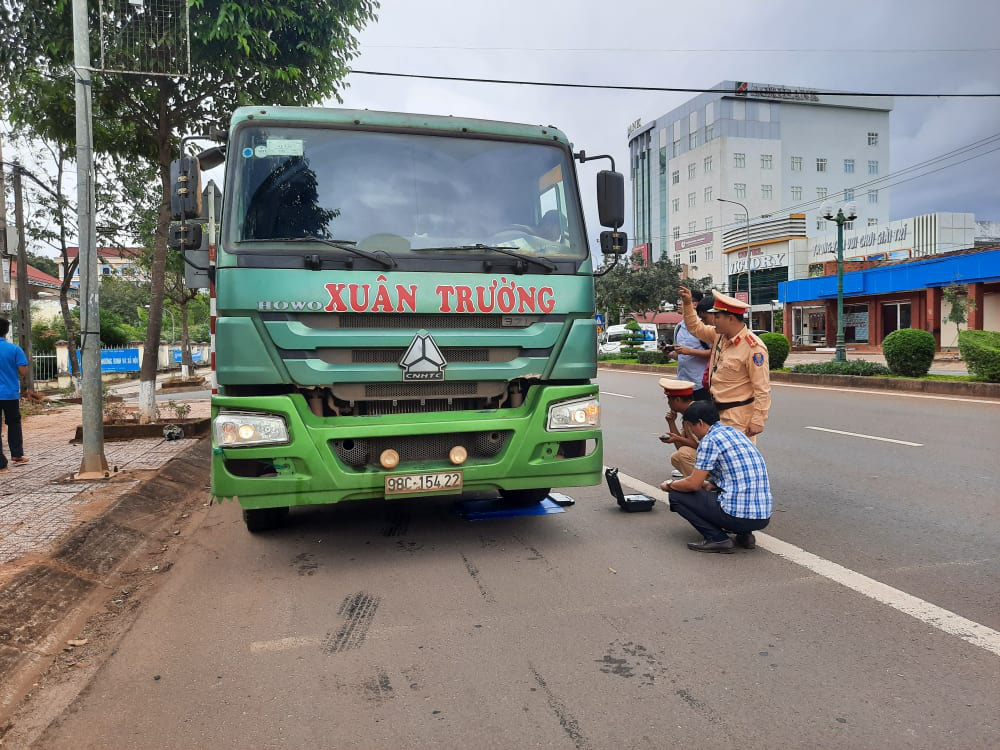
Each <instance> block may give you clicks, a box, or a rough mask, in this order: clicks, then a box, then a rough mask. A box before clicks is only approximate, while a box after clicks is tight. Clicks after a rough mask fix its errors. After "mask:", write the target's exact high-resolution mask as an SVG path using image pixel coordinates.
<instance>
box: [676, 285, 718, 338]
mask: <svg viewBox="0 0 1000 750" xmlns="http://www.w3.org/2000/svg"><path fill="white" fill-rule="evenodd" d="M680 295H681V300H682V301H683V302H684V325H686V326H687V329H688V331H690V333H691V335H692V336H695V337H696V338H698V339H699V340H701V341H704V342H705V343H706V344H708V345H709V346H714V345H715V340H716V338H718V333H717V332H716V330H715V326H707V325H705V324H704V323H702V322H701V318H699V317H698V313H696V312H695V309H694V302H692V300H691V290H690V289H688V288H687V287H683V286H682V287H681V288H680Z"/></svg>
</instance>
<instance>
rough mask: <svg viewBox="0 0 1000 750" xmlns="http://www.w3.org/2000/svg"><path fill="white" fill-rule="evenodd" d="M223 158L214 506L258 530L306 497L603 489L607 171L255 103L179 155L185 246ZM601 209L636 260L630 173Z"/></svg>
mask: <svg viewBox="0 0 1000 750" xmlns="http://www.w3.org/2000/svg"><path fill="white" fill-rule="evenodd" d="M223 152H224V153H225V162H226V172H225V197H224V202H223V204H222V219H221V222H220V232H219V238H218V239H219V241H218V246H217V248H216V249H215V254H214V264H212V265H211V267H210V268H208V269H207V271H208V274H209V275H210V276H211V278H212V279H214V288H215V298H216V318H215V348H214V354H215V376H216V378H217V391H218V392H217V394H216V395H213V398H212V423H213V427H212V448H213V458H212V493H213V494H214V495H215V496H217V497H220V498H238V500H239V503H240V505H241V506H242V507H243V510H244V518H245V520H246V523H247V527H248V528H249V529H250V530H251V531H258V530H262V529H265V528H269V527H272V526H274V525H276V524H278V523H280V522H281V520H282V519H283V518H284V516H285V514H287V512H288V509H289V507H290V506H294V505H310V504H320V503H336V502H340V501H342V500H367V499H381V498H384V497H387V496H389V497H403V498H405V497H419V496H421V495H431V494H434V495H437V494H456V495H457V494H459V493H463V492H473V491H485V492H494V493H495V492H499V493H500V494H501V495H502V496H504V497H505V498H507V499H509V500H510V501H512V502H518V503H536V502H539V501H541V500H542V499H544V497H545V496H546V495H547V494H548V492H549V490H550V489H551V488H553V487H574V486H587V485H593V484H597V483H598V482H600V481H601V472H602V444H601V432H600V404H599V402H598V392H597V386H596V385H595V384H594V382H593V379H594V378H595V376H596V374H597V373H596V365H597V363H596V354H597V346H596V335H595V333H596V331H595V323H594V285H593V262H592V259H591V257H590V253H589V251H588V242H587V233H586V230H585V228H584V219H583V210H582V207H581V203H580V196H579V190H578V187H577V181H576V167H575V159H574V157H575V158H576V160H580V161H585V160H587V157H586V155H585V154H584V153H583V152H580V153H579V154H576V155H574V154H573V152H572V150H571V147H570V144H569V142H568V140H567V138H566V136H565V135H563V133H561V132H560V131H558V130H556V129H554V128H552V127H539V126H530V125H517V124H512V123H505V122H489V121H482V120H470V119H460V118H454V117H432V116H418V115H408V114H395V113H386V112H369V111H351V110H337V109H318V108H292V107H274V108H267V107H265V108H260V107H255V108H244V109H240V110H237V111H236V112H235V113H234V115H233V118H232V122H231V126H230V129H229V133H228V138H227V140H226V145H225V147H224V148H223V147H216V148H213V149H209V150H208V151H205V152H203V153H202V154H200V155H199V157H184V156H182V158H181V159H180V160H178V161H177V162H175V165H174V169H173V173H174V195H173V199H174V200H173V212H174V216H175V219H179V220H181V222H182V224H181V226H180V227H179V228H177V231H176V232H174V235H173V236H175V237H179V238H181V239H180V240H177V241H175V244H180V245H182V246H184V247H185V248H188V249H189V250H195V249H196V247H197V243H198V242H201V241H202V240H201V236H202V233H201V231H200V229H198V230H197V231H194V229H195V228H196V226H198V223H197V222H195V223H193V224H192V223H189V220H191V219H196V218H197V217H199V216H200V214H201V204H200V200H199V197H200V170H201V169H202V168H208V167H209V166H212V165H213V163H215V164H217V163H219V162H220V161H221V160H222V158H223V157H222V154H223ZM592 158H598V157H592ZM601 158H607V157H601ZM612 169H613V168H612ZM598 203H599V209H600V215H601V223H602V224H604V225H605V226H608V227H612V228H613V229H614V230H615V231H614V232H613V233H605V235H609V234H613V236H614V238H615V242H614V250H613V251H612V252H615V253H620V252H621V251H622V250H623V247H624V245H623V243H621V242H619V241H618V240H619V239H620V238H622V237H623V235H621V233H619V232H617V228H618V227H619V226H620V225H621V224H622V221H623V216H622V214H623V206H624V191H623V180H622V177H621V175H620V174H619V173H617V172H614V171H603V172H601V173H600V174H599V175H598ZM213 205H214V203H213ZM605 239H606V237H605V236H602V245H603V244H609V245H610V244H611V243H605V242H604V241H605ZM206 241H207V233H206ZM186 257H187V258H188V262H189V263H190V264H191V265H192V266H193V267H197V264H196V263H194V262H192V260H191V259H192V258H193V257H195V256H194V254H193V253H192V254H188V255H187V256H186ZM199 257H200V256H199ZM203 262H204V261H203Z"/></svg>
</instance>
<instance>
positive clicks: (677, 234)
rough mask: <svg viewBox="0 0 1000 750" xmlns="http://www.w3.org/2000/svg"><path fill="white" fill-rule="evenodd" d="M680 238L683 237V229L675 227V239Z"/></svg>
mask: <svg viewBox="0 0 1000 750" xmlns="http://www.w3.org/2000/svg"><path fill="white" fill-rule="evenodd" d="M680 236H681V228H680V227H674V239H675V240H676V239H677V238H678V237H680Z"/></svg>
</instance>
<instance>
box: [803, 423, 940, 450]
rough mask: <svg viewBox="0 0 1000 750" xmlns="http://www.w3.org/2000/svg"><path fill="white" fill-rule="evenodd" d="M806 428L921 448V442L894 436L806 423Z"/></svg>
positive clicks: (922, 445)
mask: <svg viewBox="0 0 1000 750" xmlns="http://www.w3.org/2000/svg"><path fill="white" fill-rule="evenodd" d="M805 429H807V430H816V431H818V432H832V433H834V434H836V435H847V436H849V437H856V438H864V439H865V440H880V441H881V442H883V443H896V444H898V445H910V446H912V447H914V448H923V447H924V444H923V443H911V442H910V441H909V440H896V439H894V438H887V437H879V436H878V435H862V434H861V433H860V432H844V430H831V429H830V428H829V427H813V426H811V425H807V426H806V427H805Z"/></svg>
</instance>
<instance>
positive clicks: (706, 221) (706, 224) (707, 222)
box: [705, 216, 712, 229]
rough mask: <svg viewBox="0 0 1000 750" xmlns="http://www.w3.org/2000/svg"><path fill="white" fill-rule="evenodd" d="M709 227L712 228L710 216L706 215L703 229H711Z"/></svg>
mask: <svg viewBox="0 0 1000 750" xmlns="http://www.w3.org/2000/svg"><path fill="white" fill-rule="evenodd" d="M711 228H712V217H711V216H706V217H705V229H711Z"/></svg>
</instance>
